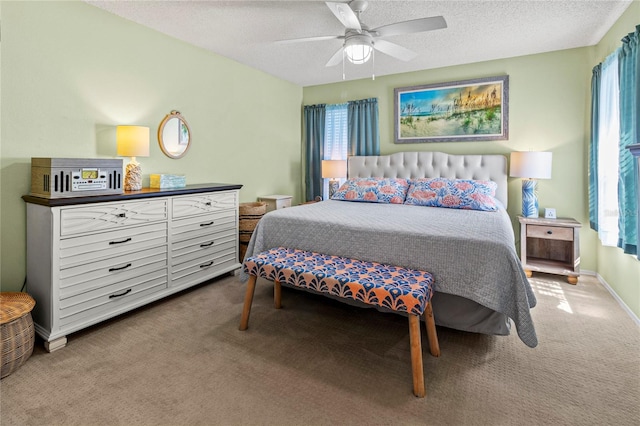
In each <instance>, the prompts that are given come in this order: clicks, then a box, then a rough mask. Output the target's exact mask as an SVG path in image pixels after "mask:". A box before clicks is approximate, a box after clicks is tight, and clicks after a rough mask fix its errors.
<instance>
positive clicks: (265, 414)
mask: <svg viewBox="0 0 640 426" xmlns="http://www.w3.org/2000/svg"><path fill="white" fill-rule="evenodd" d="M532 284H533V287H534V289H535V292H536V295H537V296H538V306H537V307H536V308H534V309H533V315H534V320H535V324H536V328H537V332H538V338H539V341H540V344H539V346H538V347H537V348H535V349H530V348H528V347H527V346H525V345H524V344H523V343H522V342H521V341H520V340H519V339H518V338H517V336H516V335H515V333H513V334H512V335H511V336H508V337H491V336H484V335H476V334H471V333H464V332H458V331H454V330H449V329H444V328H441V327H439V328H438V332H439V338H440V347H441V349H442V356H441V357H440V358H434V357H431V356H430V355H429V352H428V349H427V343H426V333H425V332H424V328H422V333H423V346H424V350H423V353H424V367H425V380H426V388H427V397H426V398H424V399H419V398H415V397H414V396H413V395H412V393H411V389H412V387H411V366H410V354H409V337H408V325H407V320H406V318H404V317H401V316H397V315H389V314H382V313H379V312H377V311H374V310H370V309H358V308H354V307H351V306H348V305H345V304H341V303H339V302H335V301H332V300H329V299H327V298H323V297H321V296H313V295H310V294H307V293H304V292H300V291H295V290H287V289H283V309H282V310H275V309H274V308H273V305H272V293H271V292H272V286H270V285H269V283H267V282H266V281H261V282H259V283H258V288H257V290H256V297H255V300H254V306H253V310H252V314H251V320H250V323H249V329H248V330H247V331H246V332H240V331H238V323H239V318H240V312H241V310H242V299H243V294H244V286H243V285H241V284H240V283H239V282H238V279H237V277H233V276H227V277H225V278H223V279H220V280H216V281H214V282H212V283H210V284H207V285H204V286H200V287H198V288H196V289H192V290H190V291H187V292H184V293H181V294H179V295H177V296H174V297H171V298H169V299H167V300H164V301H161V302H158V303H155V304H153V305H151V306H148V307H145V308H142V309H139V310H137V311H135V312H133V313H130V314H127V315H125V316H121V317H119V318H117V319H114V320H111V321H108V322H106V323H103V324H100V325H98V326H95V327H92V328H90V329H88V330H85V331H82V332H78V333H75V334H72V335H70V336H69V342H68V345H67V347H66V348H64V349H62V350H60V351H57V352H54V353H51V354H48V353H45V352H44V350H43V349H42V342H41V341H36V349H35V351H34V354H33V356H32V357H31V358H30V359H29V360H28V361H27V363H26V364H25V365H23V366H22V367H21V368H20V369H19V370H17V371H16V372H14V373H13V374H12V375H10V376H8V377H6V378H5V379H3V380H2V381H1V382H0V391H1V394H0V398H1V402H0V408H1V413H0V419H1V424H2V425H23V424H29V425H56V424H60V425H92V424H101V425H103V424H122V425H130V424H145V425H146V424H149V425H191V424H220V425H251V424H273V425H320V424H341V425H342V424H345V425H346V424H353V425H356V424H362V425H374V424H393V425H412V424H413V425H428V424H434V425H522V424H527V425H542V424H549V425H638V424H640V408H639V407H640V356H639V355H640V329H639V327H638V326H637V325H636V324H634V323H633V321H632V320H631V319H630V318H629V317H628V315H627V314H626V313H624V311H623V310H622V309H621V308H620V306H619V305H618V304H617V303H616V302H615V301H614V300H613V298H612V297H611V296H610V295H609V293H607V291H606V290H605V289H604V288H603V287H602V286H601V285H600V284H598V282H597V281H596V280H595V278H591V277H581V278H580V281H579V284H578V285H577V286H572V285H569V284H567V283H566V282H564V281H563V280H562V279H561V278H560V277H553V276H550V275H536V276H535V277H534V278H533V279H532Z"/></svg>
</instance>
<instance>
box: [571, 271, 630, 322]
mask: <svg viewBox="0 0 640 426" xmlns="http://www.w3.org/2000/svg"><path fill="white" fill-rule="evenodd" d="M580 273H584V274H585V275H595V276H596V278H598V281H599V282H600V284H602V286H603V287H604V288H606V289H607V291H608V292H609V293H610V294H611V295H612V296H613V298H614V299H616V301H617V302H618V304H619V305H620V306H621V307H622V309H624V311H625V312H626V313H627V314H629V316H630V317H631V319H632V320H633V322H635V323H636V325H637V326H638V327H640V318H638V316H637V315H636V314H635V313H634V312H633V311H632V310H631V309H629V307H628V306H627V304H626V303H624V301H623V300H622V299H621V298H620V296H618V293H616V292H615V291H614V290H613V289H612V288H611V286H610V285H609V283H607V281H606V280H605V279H604V278H602V276H601V275H600V274H598V273H597V272H593V271H580Z"/></svg>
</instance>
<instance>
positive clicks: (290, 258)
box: [244, 247, 434, 315]
mask: <svg viewBox="0 0 640 426" xmlns="http://www.w3.org/2000/svg"><path fill="white" fill-rule="evenodd" d="M244 270H245V272H246V273H247V274H249V275H254V276H257V277H261V278H265V279H267V280H271V281H278V282H281V283H287V284H289V285H292V286H295V287H301V288H304V289H307V290H312V291H315V292H318V293H326V294H330V295H333V296H337V297H340V298H343V299H353V300H357V301H360V302H364V303H366V304H368V305H374V306H380V307H384V308H388V309H391V310H393V311H398V312H407V313H410V314H414V315H422V313H423V312H424V310H425V307H426V305H427V303H429V301H430V300H431V296H432V295H433V283H434V280H433V275H431V274H430V273H429V272H425V271H419V270H416V269H407V268H401V267H398V266H392V265H385V264H382V263H377V262H364V261H361V260H355V259H349V258H346V257H340V256H330V255H326V254H321V253H315V252H311V251H303V250H298V249H291V248H285V247H278V248H273V249H271V250H267V251H264V252H262V253H258V254H257V255H254V256H251V257H249V258H247V259H246V260H245V261H244Z"/></svg>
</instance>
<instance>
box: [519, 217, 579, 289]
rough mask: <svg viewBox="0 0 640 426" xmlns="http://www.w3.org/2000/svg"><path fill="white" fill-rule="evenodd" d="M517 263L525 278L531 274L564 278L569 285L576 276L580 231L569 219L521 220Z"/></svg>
mask: <svg viewBox="0 0 640 426" xmlns="http://www.w3.org/2000/svg"><path fill="white" fill-rule="evenodd" d="M518 220H519V221H520V261H521V262H522V267H523V268H524V270H525V272H526V274H527V277H531V276H532V275H533V271H537V272H546V273H549V274H557V275H566V276H567V281H568V282H569V284H577V283H578V277H579V276H580V228H581V227H582V224H581V223H580V222H578V221H577V220H575V219H573V218H558V219H546V218H542V217H533V218H531V217H522V216H518Z"/></svg>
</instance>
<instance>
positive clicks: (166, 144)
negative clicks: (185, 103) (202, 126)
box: [158, 110, 192, 159]
mask: <svg viewBox="0 0 640 426" xmlns="http://www.w3.org/2000/svg"><path fill="white" fill-rule="evenodd" d="M173 119H177V120H178V122H179V123H178V126H180V127H178V132H180V129H182V130H184V129H186V143H184V142H180V138H181V135H180V134H179V133H177V134H176V140H175V141H169V140H166V138H165V135H164V131H165V127H166V125H167V123H169V121H170V120H173ZM191 142H192V137H191V128H190V127H189V123H187V120H185V119H184V117H183V116H182V114H180V111H175V110H174V111H171V112H170V113H169V114H167V115H166V116H165V117H164V119H163V120H162V121H161V122H160V125H159V126H158V144H159V145H160V149H161V150H162V152H163V153H164V155H166V156H167V157H169V158H173V159H178V158H182V157H184V156H185V154H186V153H187V151H189V148H190V147H191ZM173 146H176V147H180V146H184V149H182V150H181V151H179V150H172V149H171V147H173Z"/></svg>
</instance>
